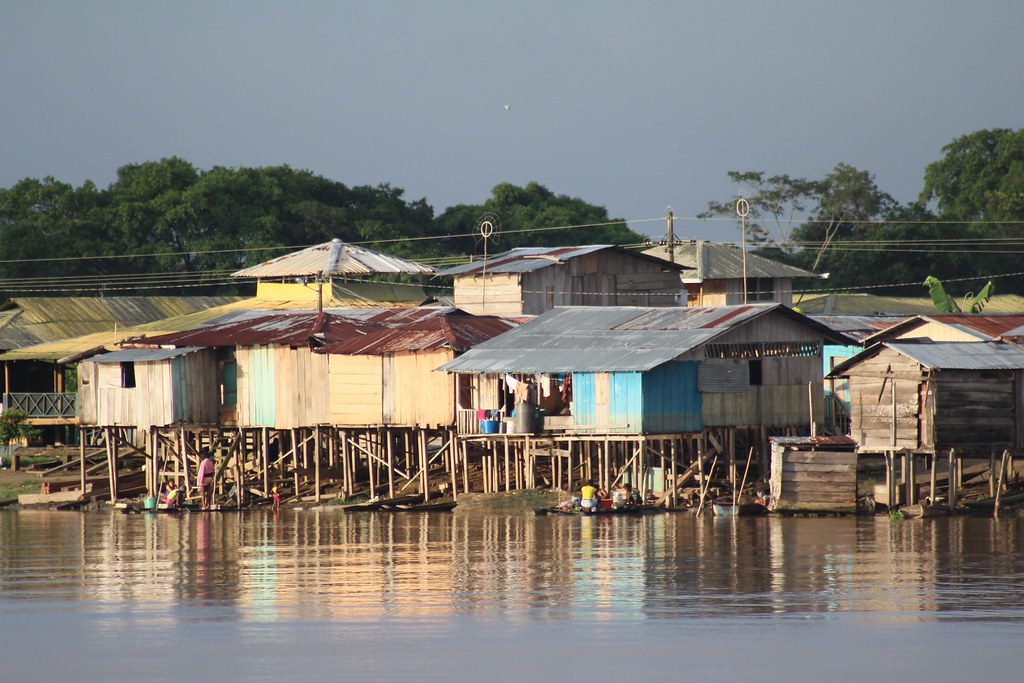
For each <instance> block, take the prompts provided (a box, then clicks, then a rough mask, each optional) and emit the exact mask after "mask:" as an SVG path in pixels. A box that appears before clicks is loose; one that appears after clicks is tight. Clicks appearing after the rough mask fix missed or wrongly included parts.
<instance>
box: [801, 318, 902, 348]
mask: <svg viewBox="0 0 1024 683" xmlns="http://www.w3.org/2000/svg"><path fill="white" fill-rule="evenodd" d="M808 317H809V318H811V319H812V320H816V321H818V322H819V323H821V324H822V325H824V326H825V327H827V328H829V329H832V330H835V331H836V332H842V333H843V334H845V335H846V336H848V337H852V338H853V339H856V340H857V341H858V342H860V341H864V339H865V338H867V337H870V336H871V335H873V334H875V333H876V332H880V331H882V330H885V329H888V328H890V327H892V326H893V325H897V324H899V323H901V322H903V321H905V320H906V319H907V317H906V316H904V315H810V316H808Z"/></svg>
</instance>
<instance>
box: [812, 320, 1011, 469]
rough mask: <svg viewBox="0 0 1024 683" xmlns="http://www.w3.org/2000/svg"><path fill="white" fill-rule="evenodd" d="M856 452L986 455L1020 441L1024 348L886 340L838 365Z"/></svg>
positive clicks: (983, 344) (837, 372)
mask: <svg viewBox="0 0 1024 683" xmlns="http://www.w3.org/2000/svg"><path fill="white" fill-rule="evenodd" d="M832 375H834V376H836V377H844V378H846V379H847V380H848V381H849V391H850V404H851V406H850V434H851V436H852V437H853V438H854V439H856V440H857V442H858V443H859V444H860V450H861V452H872V453H891V452H895V451H907V452H915V453H930V454H933V455H934V454H936V453H938V452H945V451H947V450H949V449H956V450H957V451H958V452H960V453H961V454H977V455H981V456H985V457H988V456H989V455H990V454H991V453H992V451H1001V450H1003V449H1009V450H1010V451H1017V450H1019V449H1020V448H1021V447H1022V446H1024V420H1022V419H1021V415H1024V382H1022V377H1024V350H1021V349H1020V348H1019V347H1018V346H1016V345H1011V344H1006V343H999V342H985V341H971V342H932V341H923V340H916V341H915V340H908V341H885V342H882V343H880V344H876V345H874V346H872V347H870V348H868V349H867V350H865V351H863V352H861V353H859V354H857V355H856V356H854V357H853V358H850V359H849V360H847V361H846V362H844V363H841V364H840V365H838V366H837V367H836V368H835V369H834V370H833V371H832Z"/></svg>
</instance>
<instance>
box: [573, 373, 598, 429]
mask: <svg viewBox="0 0 1024 683" xmlns="http://www.w3.org/2000/svg"><path fill="white" fill-rule="evenodd" d="M572 416H573V423H574V424H575V425H576V426H577V427H593V426H595V425H596V424H597V404H596V401H595V398H594V373H592V372H574V373H572Z"/></svg>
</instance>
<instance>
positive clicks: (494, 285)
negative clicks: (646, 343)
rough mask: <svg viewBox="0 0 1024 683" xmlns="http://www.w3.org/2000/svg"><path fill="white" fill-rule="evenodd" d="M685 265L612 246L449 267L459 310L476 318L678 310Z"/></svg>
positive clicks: (526, 251)
mask: <svg viewBox="0 0 1024 683" xmlns="http://www.w3.org/2000/svg"><path fill="white" fill-rule="evenodd" d="M683 270H685V267H684V266H681V265H675V264H671V263H668V262H666V261H664V260H662V259H659V258H655V257H653V256H646V255H644V254H641V253H639V252H634V251H629V250H628V249H623V248H622V247H616V246H612V245H608V244H599V245H590V246H583V247H529V248H527V247H521V248H517V249H512V250H510V251H506V252H504V253H502V254H497V255H495V256H491V257H489V258H487V259H483V260H479V261H473V262H471V263H466V264H463V265H461V266H456V267H454V268H449V269H447V270H444V271H441V272H440V273H438V275H439V276H451V277H454V278H455V285H454V286H455V306H456V307H457V308H459V309H461V310H463V311H466V312H468V313H473V314H476V315H497V316H504V317H515V316H521V315H539V314H540V313H543V312H544V311H548V310H551V309H552V308H554V307H556V306H679V305H680V301H685V298H686V296H685V294H686V290H685V289H684V288H683V286H682V283H681V281H680V279H679V273H680V272H682V271H683Z"/></svg>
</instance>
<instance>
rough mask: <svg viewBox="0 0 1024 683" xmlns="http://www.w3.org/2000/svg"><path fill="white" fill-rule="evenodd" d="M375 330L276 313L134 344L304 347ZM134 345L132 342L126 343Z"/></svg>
mask: <svg viewBox="0 0 1024 683" xmlns="http://www.w3.org/2000/svg"><path fill="white" fill-rule="evenodd" d="M367 328H372V325H369V324H368V323H365V322H362V321H359V320H356V319H353V318H350V317H347V316H341V315H337V314H333V313H308V312H307V313H288V312H277V313H273V314H271V315H262V316H258V317H253V318H247V319H243V320H235V321H231V322H226V323H219V324H213V325H206V326H204V327H199V328H197V329H194V330H188V331H185V332H176V333H172V334H164V335H158V336H154V337H145V338H140V339H138V340H135V341H136V342H137V343H142V344H146V345H147V346H178V347H181V346H257V345H280V346H302V345H305V344H309V343H310V341H311V340H314V339H315V340H317V341H319V342H323V343H326V342H330V341H335V340H340V339H344V338H346V337H347V336H348V335H351V334H358V333H359V332H358V330H360V329H367ZM125 343H126V344H128V343H132V340H128V341H126V342H125Z"/></svg>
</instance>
